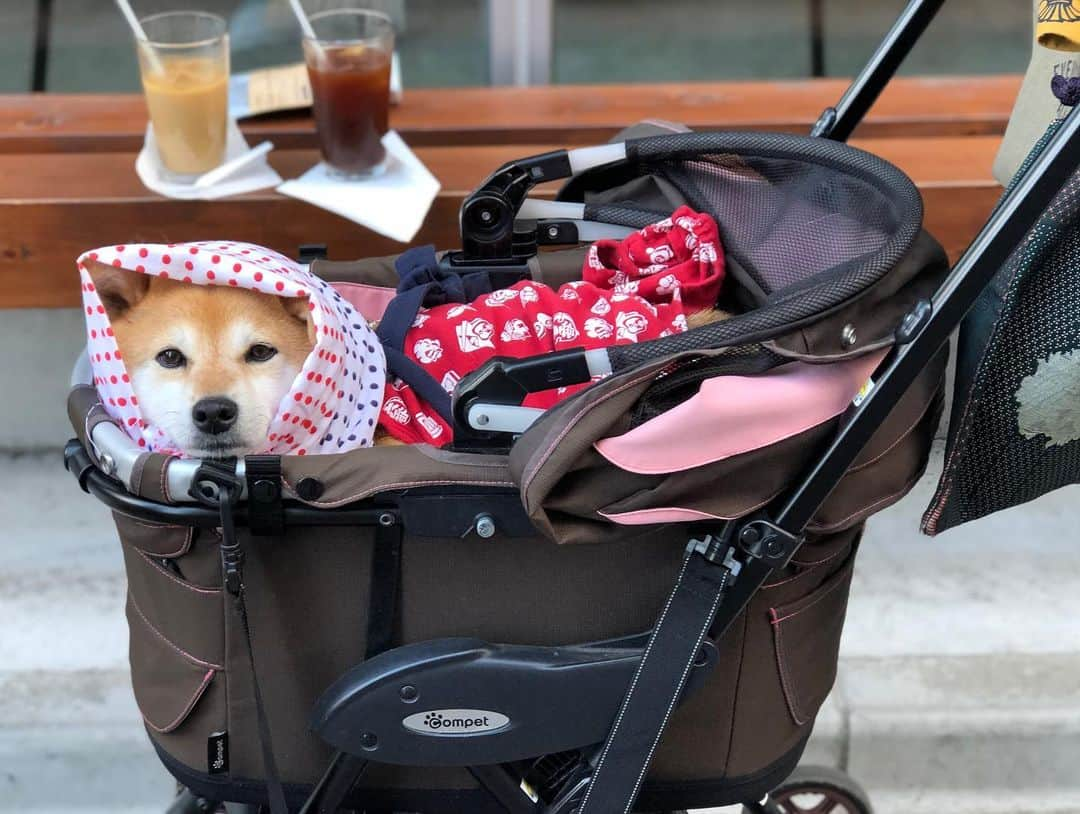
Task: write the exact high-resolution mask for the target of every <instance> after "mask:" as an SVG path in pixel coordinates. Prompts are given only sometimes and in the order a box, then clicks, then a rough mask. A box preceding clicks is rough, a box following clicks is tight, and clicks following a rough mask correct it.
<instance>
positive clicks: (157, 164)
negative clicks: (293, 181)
mask: <svg viewBox="0 0 1080 814" xmlns="http://www.w3.org/2000/svg"><path fill="white" fill-rule="evenodd" d="M249 149H250V147H249V146H248V143H247V141H246V140H245V139H244V136H243V134H242V133H241V132H240V128H239V127H237V126H236V122H235V121H230V122H229V128H228V133H227V135H226V141H225V161H232V160H233V159H234V158H238V157H239V156H241V155H243V154H244V153H246V152H247V151H248V150H249ZM135 172H137V173H138V174H139V178H140V180H141V181H142V182H143V183H144V184H146V186H147V187H148V188H149V189H152V190H153V191H154V192H157V193H159V194H161V195H165V196H166V197H169V198H183V199H196V198H198V199H202V200H214V199H216V198H224V197H226V196H229V195H240V194H241V193H244V192H252V191H254V190H256V189H265V188H266V187H273V186H277V185H278V184H280V183H281V176H280V175H278V174H277V173H276V172H275V171H274V169H273V168H272V167H271V166H270V165H269V164H268V163H267V162H266V158H265V157H263V158H261V159H259V160H258V161H255V162H254V163H252V164H250V165H248V166H246V167H244V168H243V169H240V170H237V171H236V172H235V173H233V174H232V175H229V176H227V177H226V178H224V179H222V180H221V181H219V182H218V183H216V184H214V185H213V186H208V187H195V186H194V181H195V179H192V180H191V181H187V182H178V181H176V180H175V179H174V178H173V177H171V176H170V174H169V172H168V171H167V170H166V169H165V165H164V164H162V163H161V156H160V155H158V149H157V142H156V141H155V139H154V128H153V125H147V127H146V140H145V142H143V148H142V152H140V153H139V157H138V158H137V159H135Z"/></svg>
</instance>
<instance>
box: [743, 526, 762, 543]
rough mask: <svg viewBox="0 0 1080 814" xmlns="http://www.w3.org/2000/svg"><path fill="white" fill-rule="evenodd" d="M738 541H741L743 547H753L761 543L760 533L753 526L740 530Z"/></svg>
mask: <svg viewBox="0 0 1080 814" xmlns="http://www.w3.org/2000/svg"><path fill="white" fill-rule="evenodd" d="M739 539H740V540H742V542H743V543H744V544H745V545H755V544H757V543H758V542H760V541H761V532H760V531H759V530H758V529H756V528H755V527H754V526H747V527H746V528H744V529H743V530H742V533H741V534H740V535H739Z"/></svg>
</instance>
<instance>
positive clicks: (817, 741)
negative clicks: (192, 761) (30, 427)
mask: <svg viewBox="0 0 1080 814" xmlns="http://www.w3.org/2000/svg"><path fill="white" fill-rule="evenodd" d="M935 461H936V462H937V465H939V464H940V450H939V454H938V455H936V456H935ZM936 468H937V466H935V467H934V469H935V470H936ZM0 473H2V474H0V516H2V517H4V518H5V535H4V543H3V545H2V546H0V619H3V620H5V624H4V625H3V633H2V634H0V665H3V666H2V668H0V810H4V811H6V810H12V811H20V812H23V813H24V814H26V813H27V812H32V814H45V813H46V812H50V813H51V812H57V813H59V812H78V813H79V814H91V812H102V814H104V812H122V811H123V812H127V811H130V812H146V814H151V812H161V811H162V810H163V808H164V806H165V804H166V802H167V801H168V799H169V796H170V793H171V783H170V780H169V778H168V777H167V776H166V775H165V773H164V771H163V770H162V769H161V768H160V767H159V766H158V765H157V763H156V760H155V758H154V756H153V755H152V753H151V750H150V747H149V745H148V743H147V742H146V738H145V735H144V734H143V731H142V728H141V725H140V723H139V717H138V714H137V712H136V709H135V706H134V702H133V700H132V697H131V691H130V688H129V684H128V676H127V664H126V657H127V652H126V651H127V632H126V629H125V623H124V616H123V595H124V577H123V573H122V567H121V559H120V552H119V546H118V544H117V543H116V541H115V538H114V532H113V530H112V528H111V526H110V521H109V518H108V515H107V513H106V511H105V510H104V509H103V508H102V507H101V506H100V505H98V504H97V503H96V502H95V501H94V500H93V499H91V498H89V497H87V496H85V495H83V494H82V493H80V492H79V491H78V490H77V488H76V486H75V484H74V483H73V482H72V481H71V480H70V476H68V475H67V474H66V473H65V472H63V471H62V468H61V465H60V459H59V454H58V453H56V452H52V453H49V454H48V455H44V454H34V455H22V456H9V457H6V458H2V459H0ZM934 480H935V473H934V472H932V473H931V474H928V475H927V476H926V477H925V478H924V479H923V481H922V482H921V483H920V484H919V485H918V487H917V488H916V490H915V491H914V493H913V494H912V495H910V496H909V497H908V498H907V499H905V500H904V501H903V502H902V503H900V504H899V505H897V506H895V507H893V508H891V509H889V510H887V511H885V512H883V513H881V514H880V515H878V516H877V517H875V518H874V519H873V520H872V521H871V522H870V526H869V531H868V534H867V538H866V541H865V543H864V544H863V547H862V550H861V552H860V555H859V563H858V567H857V569H856V575H855V582H854V586H853V589H852V597H851V603H850V607H849V612H848V622H847V626H846V630H845V633H844V639H843V647H842V658H841V664H840V675H839V680H838V682H837V685H836V688H835V690H834V691H833V694H832V696H831V698H830V700H829V702H828V704H827V706H826V708H825V710H824V711H823V713H822V715H821V716H820V718H819V722H818V726H817V729H816V731H815V734H814V738H813V740H812V743H811V747H810V749H809V752H808V755H807V760H808V761H810V762H814V763H824V764H827V765H832V766H838V767H842V768H845V769H847V770H848V771H849V772H850V773H851V774H852V775H853V776H855V777H856V778H858V780H859V781H860V782H861V783H862V784H863V785H864V786H865V787H866V788H867V789H868V790H869V791H870V793H871V795H872V797H873V799H874V801H875V804H876V806H877V811H878V812H880V814H894V812H895V814H919V813H920V812H926V813H927V814H930V812H934V813H935V814H938V812H950V814H968V813H969V812H970V814H976V812H978V814H1028V813H1029V812H1030V814H1036V812H1038V814H1047V812H1052V813H1053V814H1065V813H1066V812H1077V811H1080V773H1078V772H1077V771H1076V765H1077V763H1078V761H1080V692H1078V690H1077V676H1078V675H1080V626H1078V623H1077V619H1080V594H1078V593H1077V591H1076V585H1078V584H1080V547H1078V546H1077V545H1076V544H1075V540H1076V532H1075V527H1076V517H1077V515H1076V511H1075V506H1076V502H1077V497H1078V495H1080V492H1078V491H1077V490H1076V489H1075V488H1070V489H1066V490H1062V491H1060V492H1057V493H1055V494H1052V495H1049V496H1046V497H1044V498H1042V499H1040V500H1039V501H1036V502H1035V503H1032V504H1030V505H1028V506H1025V507H1022V508H1019V509H1015V510H1012V511H1010V512H1006V513H1003V514H1000V515H997V516H994V517H991V518H987V519H985V520H983V521H979V522H977V523H972V524H970V525H968V526H965V527H961V528H960V529H957V530H954V531H952V532H949V533H947V534H946V535H944V536H943V537H940V538H938V539H935V540H930V539H926V538H923V537H920V536H919V535H918V533H917V531H916V527H917V520H918V516H919V514H920V513H921V511H922V509H923V507H925V505H926V503H927V500H928V499H929V495H930V491H931V489H932V486H933V483H934Z"/></svg>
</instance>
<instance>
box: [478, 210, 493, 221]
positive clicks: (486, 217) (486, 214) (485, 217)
mask: <svg viewBox="0 0 1080 814" xmlns="http://www.w3.org/2000/svg"><path fill="white" fill-rule="evenodd" d="M493 217H495V216H494V215H492V214H491V210H490V209H481V210H480V220H482V221H483V222H484V223H491V219H492V218H493Z"/></svg>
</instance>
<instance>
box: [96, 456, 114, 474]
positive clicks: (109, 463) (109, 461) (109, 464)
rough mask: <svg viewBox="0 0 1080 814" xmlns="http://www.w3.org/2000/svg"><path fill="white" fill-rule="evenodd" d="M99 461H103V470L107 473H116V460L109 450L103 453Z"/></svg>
mask: <svg viewBox="0 0 1080 814" xmlns="http://www.w3.org/2000/svg"><path fill="white" fill-rule="evenodd" d="M98 461H99V462H100V463H101V471H102V472H104V473H105V474H106V475H115V474H116V460H115V459H114V458H113V456H112V455H110V454H109V453H107V452H103V453H101V455H100V457H99V458H98Z"/></svg>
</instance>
